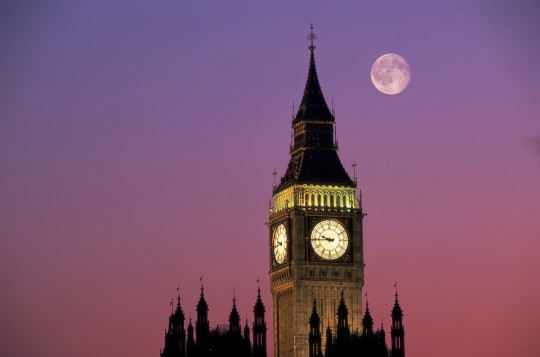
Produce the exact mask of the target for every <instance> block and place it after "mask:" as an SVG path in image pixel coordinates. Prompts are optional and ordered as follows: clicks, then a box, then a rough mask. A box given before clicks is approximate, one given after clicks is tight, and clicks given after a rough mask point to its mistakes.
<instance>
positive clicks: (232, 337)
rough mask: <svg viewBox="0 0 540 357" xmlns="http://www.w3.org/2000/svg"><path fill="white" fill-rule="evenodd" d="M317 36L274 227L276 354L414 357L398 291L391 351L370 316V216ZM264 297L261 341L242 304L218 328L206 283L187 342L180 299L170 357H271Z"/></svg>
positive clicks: (273, 209) (259, 307)
mask: <svg viewBox="0 0 540 357" xmlns="http://www.w3.org/2000/svg"><path fill="white" fill-rule="evenodd" d="M308 39H309V40H310V46H309V47H308V48H309V51H310V57H309V69H308V76H307V80H306V85H305V88H304V93H303V96H302V101H301V103H300V105H299V107H298V111H297V112H296V114H293V117H292V123H291V129H292V131H291V145H290V160H289V163H288V165H287V169H286V170H285V173H284V174H283V176H282V177H281V179H280V181H279V182H278V183H276V182H274V186H273V190H272V201H271V204H270V215H269V219H268V222H267V225H268V247H269V255H270V260H269V262H270V289H271V292H272V297H273V301H272V302H273V328H274V329H273V339H274V357H349V356H351V357H352V356H358V357H388V356H391V357H405V349H404V333H405V332H404V327H403V311H402V310H401V307H400V305H399V302H398V295H397V291H396V294H395V303H394V307H393V309H392V312H391V317H392V325H391V330H390V337H391V347H390V349H389V348H388V347H387V344H386V333H385V331H384V328H383V326H382V323H381V327H380V329H377V330H374V323H373V318H372V316H371V312H370V310H369V303H368V302H367V301H366V302H365V310H364V312H363V311H362V306H363V302H362V297H363V295H362V289H363V287H364V266H365V264H364V249H363V219H364V216H365V213H364V211H363V208H362V197H361V194H360V190H359V187H358V182H357V177H356V165H353V167H354V170H355V172H354V175H353V176H352V178H351V176H350V175H349V173H347V171H346V170H345V168H344V167H343V164H342V163H341V161H340V158H339V155H338V141H337V136H336V120H335V112H334V110H333V108H332V109H330V108H329V107H328V105H327V103H326V100H325V98H324V95H323V93H322V89H321V85H320V82H319V77H318V74H317V68H316V65H315V45H314V41H315V39H316V36H315V34H314V33H313V26H311V33H310V34H309V36H308ZM275 175H276V173H275V172H274V177H275ZM260 292H261V291H260V288H259V289H258V292H257V300H256V303H255V306H254V309H253V326H252V330H251V332H252V340H250V338H249V336H250V330H249V327H248V325H247V321H246V324H245V327H244V333H243V336H242V334H241V327H240V316H239V314H238V311H237V309H236V299H234V298H233V306H232V310H231V313H230V316H229V325H218V326H217V328H215V329H213V330H210V328H209V322H208V305H207V303H206V300H205V299H204V289H203V288H202V286H201V295H200V299H199V303H198V305H197V320H196V325H195V334H196V336H195V337H194V336H193V326H192V323H191V319H190V322H189V326H188V329H187V342H186V341H184V336H185V333H184V327H183V324H184V315H183V313H182V310H181V308H180V298H179V297H178V306H177V308H176V310H175V311H173V312H172V314H171V317H170V319H169V321H170V322H169V328H168V330H167V332H166V333H165V347H164V349H163V351H162V352H161V357H173V356H175V357H176V356H182V357H184V356H185V357H207V356H236V357H242V356H252V357H266V321H265V312H266V310H265V307H264V304H263V303H262V300H261V294H260ZM323 329H324V331H325V333H324V337H323V333H322V331H323Z"/></svg>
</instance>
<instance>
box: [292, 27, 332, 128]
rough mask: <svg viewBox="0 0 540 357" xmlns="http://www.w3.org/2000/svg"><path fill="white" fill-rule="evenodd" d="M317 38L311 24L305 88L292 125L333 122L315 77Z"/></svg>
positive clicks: (317, 79)
mask: <svg viewBox="0 0 540 357" xmlns="http://www.w3.org/2000/svg"><path fill="white" fill-rule="evenodd" d="M316 38H317V37H316V36H315V34H314V33H313V24H312V25H311V33H310V34H309V36H308V39H309V40H310V41H311V45H310V46H309V50H310V52H311V54H310V57H309V71H308V76H307V80H306V87H305V89H304V95H303V96H302V101H301V102H300V106H299V107H298V112H297V113H296V116H295V118H294V120H293V124H294V123H296V122H298V121H300V120H314V121H328V122H333V121H334V116H333V115H332V112H331V111H330V109H328V105H327V104H326V100H324V95H323V93H322V89H321V84H320V83H319V77H318V76H317V67H316V65H315V53H314V52H315V46H314V45H313V41H314V40H315V39H316Z"/></svg>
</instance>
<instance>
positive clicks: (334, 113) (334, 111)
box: [332, 95, 336, 117]
mask: <svg viewBox="0 0 540 357" xmlns="http://www.w3.org/2000/svg"><path fill="white" fill-rule="evenodd" d="M332 115H333V116H334V117H335V116H336V110H335V109H334V96H333V95H332Z"/></svg>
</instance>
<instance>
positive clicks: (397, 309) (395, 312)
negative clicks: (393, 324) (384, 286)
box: [392, 288, 403, 320]
mask: <svg viewBox="0 0 540 357" xmlns="http://www.w3.org/2000/svg"><path fill="white" fill-rule="evenodd" d="M395 297H396V299H395V300H394V307H393V308H392V319H393V320H401V318H402V317H403V310H401V306H399V301H398V293H397V288H396V294H395Z"/></svg>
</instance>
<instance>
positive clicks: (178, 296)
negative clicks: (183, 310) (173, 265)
mask: <svg viewBox="0 0 540 357" xmlns="http://www.w3.org/2000/svg"><path fill="white" fill-rule="evenodd" d="M176 292H177V294H178V295H177V299H178V306H180V284H178V287H177V288H176Z"/></svg>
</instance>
